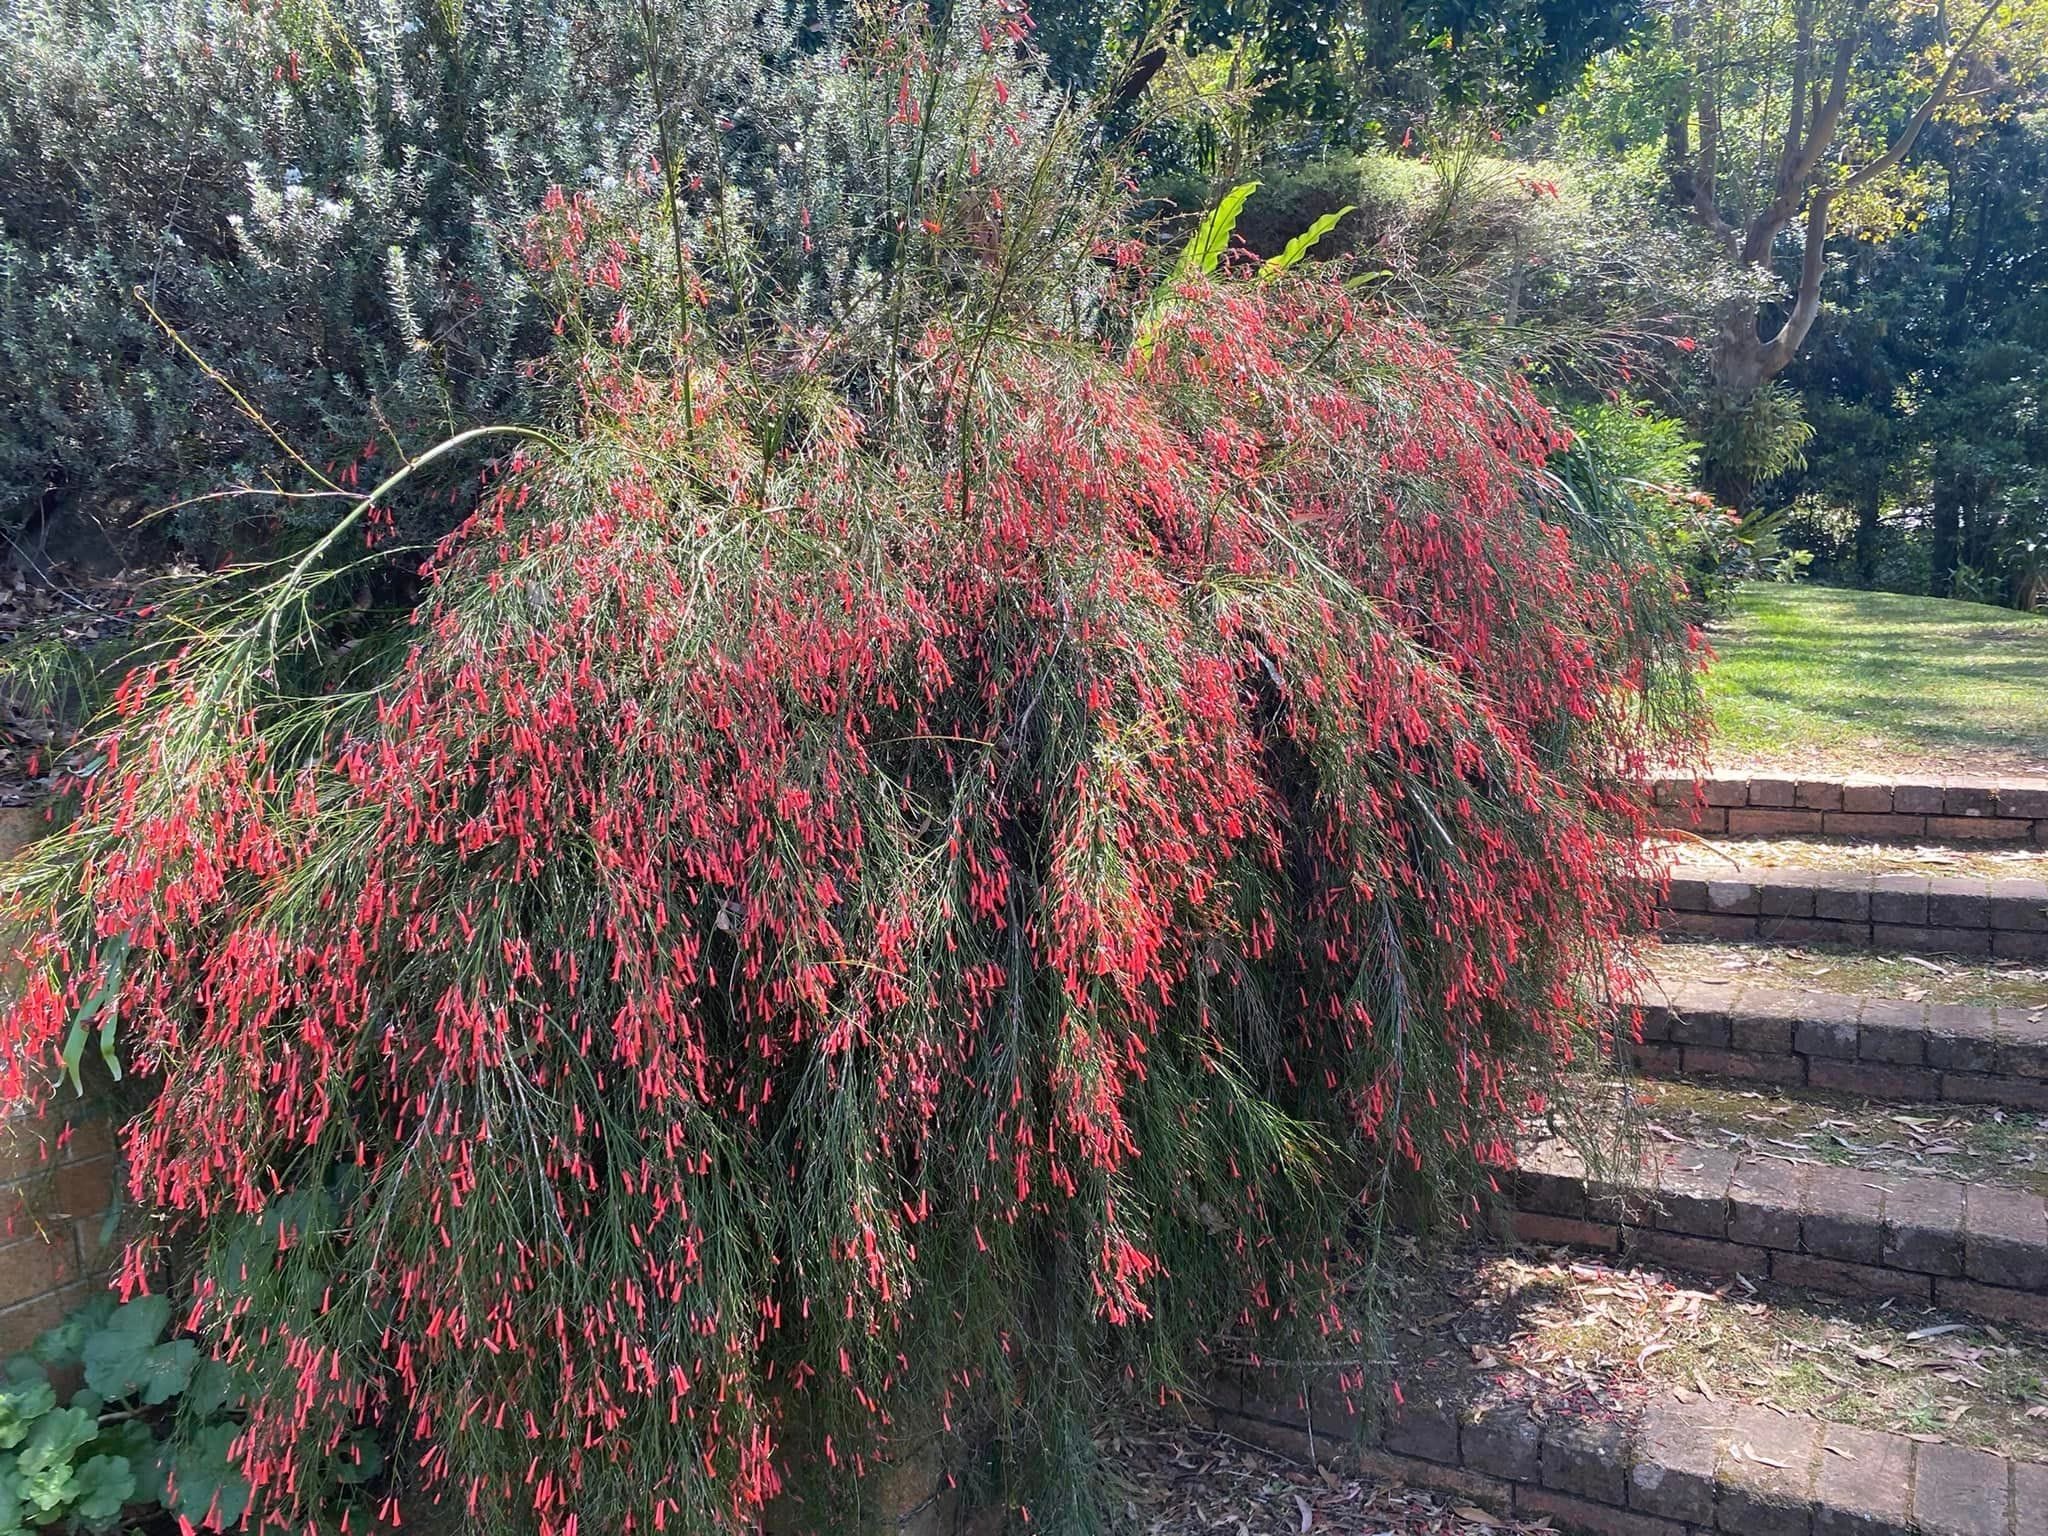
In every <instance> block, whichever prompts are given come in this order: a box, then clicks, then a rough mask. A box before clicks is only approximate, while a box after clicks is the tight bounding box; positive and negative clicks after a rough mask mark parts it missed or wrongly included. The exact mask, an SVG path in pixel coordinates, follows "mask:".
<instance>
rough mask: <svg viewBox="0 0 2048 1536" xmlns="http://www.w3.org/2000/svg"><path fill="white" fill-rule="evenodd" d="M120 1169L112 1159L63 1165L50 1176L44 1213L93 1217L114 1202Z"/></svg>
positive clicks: (43, 1207) (43, 1204)
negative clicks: (115, 1185) (116, 1181)
mask: <svg viewBox="0 0 2048 1536" xmlns="http://www.w3.org/2000/svg"><path fill="white" fill-rule="evenodd" d="M118 1174H119V1168H118V1166H117V1165H116V1163H115V1160H114V1159H113V1158H111V1157H96V1158H94V1159H93V1160H92V1161H90V1162H85V1163H63V1164H60V1165H59V1166H58V1168H57V1171H56V1173H55V1174H54V1175H52V1176H51V1179H50V1182H49V1188H48V1192H47V1198H46V1199H45V1200H44V1201H43V1202H42V1205H41V1210H42V1211H43V1213H44V1214H46V1215H49V1216H53V1217H55V1216H93V1215H97V1214H98V1213H99V1212H101V1211H104V1210H105V1209H106V1208H107V1207H108V1206H109V1205H111V1204H113V1201H114V1180H115V1178H116V1177H117V1176H118Z"/></svg>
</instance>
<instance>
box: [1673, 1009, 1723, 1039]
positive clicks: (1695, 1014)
mask: <svg viewBox="0 0 2048 1536" xmlns="http://www.w3.org/2000/svg"><path fill="white" fill-rule="evenodd" d="M1728 1033H1729V1023H1728V1010H1727V1009H1726V1008H1715V1007H1712V1006H1709V1007H1705V1008H1698V1007H1695V1008H1688V1009H1686V1010H1685V1011H1684V1012H1683V1013H1679V1014H1675V1015H1673V1017H1672V1020H1671V1028H1670V1032H1669V1036H1668V1038H1669V1039H1670V1040H1671V1042H1672V1043H1673V1044H1674V1045H1718V1046H1725V1045H1727V1044H1728Z"/></svg>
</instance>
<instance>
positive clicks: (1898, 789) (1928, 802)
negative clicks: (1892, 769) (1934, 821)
mask: <svg viewBox="0 0 2048 1536" xmlns="http://www.w3.org/2000/svg"><path fill="white" fill-rule="evenodd" d="M1943 799H1944V797H1943V794H1942V787H1941V786H1940V785H1939V784H1927V783H1923V782H1920V781H1917V780H1916V781H1912V782H1908V783H1904V784H1894V785H1892V809H1893V810H1895V811H1903V812H1905V813H1907V814H1908V815H1916V816H1939V815H1940V814H1941V812H1942V804H1943Z"/></svg>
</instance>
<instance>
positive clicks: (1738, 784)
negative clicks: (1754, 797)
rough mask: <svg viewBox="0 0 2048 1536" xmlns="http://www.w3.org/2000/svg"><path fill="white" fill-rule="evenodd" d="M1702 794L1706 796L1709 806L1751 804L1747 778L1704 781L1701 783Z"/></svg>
mask: <svg viewBox="0 0 2048 1536" xmlns="http://www.w3.org/2000/svg"><path fill="white" fill-rule="evenodd" d="M1700 792H1701V793H1702V794H1704V795H1705V796H1706V800H1707V804H1709V805H1723V806H1733V805H1747V804H1749V780H1748V779H1746V778H1745V779H1722V778H1715V779H1702V780H1701V781H1700Z"/></svg>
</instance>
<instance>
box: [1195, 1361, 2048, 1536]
mask: <svg viewBox="0 0 2048 1536" xmlns="http://www.w3.org/2000/svg"><path fill="white" fill-rule="evenodd" d="M1211 1407H1212V1409H1213V1412H1214V1415H1215V1422H1216V1426H1217V1428H1219V1429H1222V1430H1224V1431H1226V1432H1228V1433H1230V1434H1233V1435H1236V1436H1237V1437H1238V1438H1240V1439H1243V1440H1247V1441H1250V1442H1252V1443H1254V1444H1257V1445H1262V1446H1265V1447H1267V1448H1269V1449H1271V1450H1275V1451H1278V1452H1280V1453H1281V1454H1282V1455H1286V1456H1291V1457H1294V1458H1295V1459H1297V1460H1302V1461H1307V1462H1311V1463H1318V1464H1320V1463H1325V1462H1327V1463H1331V1464H1334V1465H1345V1466H1349V1467H1352V1468H1355V1469H1356V1470H1357V1471H1358V1472H1360V1473H1362V1474H1365V1475H1368V1476H1375V1477H1383V1478H1387V1479H1389V1480H1391V1481H1396V1482H1401V1483H1406V1484H1409V1485H1411V1486H1415V1487H1425V1488H1433V1489H1436V1490H1439V1491H1441V1492H1445V1493H1450V1494H1454V1495H1457V1496H1459V1497H1461V1498H1463V1499H1465V1500H1467V1501H1469V1502H1471V1503H1473V1504H1475V1505H1478V1506H1480V1507H1482V1508H1485V1509H1487V1510H1490V1511H1492V1512H1493V1513H1494V1514H1496V1515H1502V1516H1506V1515H1512V1516H1514V1517H1516V1518H1518V1519H1524V1520H1538V1519H1542V1518H1544V1517H1546V1516H1547V1517H1548V1518H1549V1519H1550V1520H1551V1522H1552V1523H1553V1524H1554V1525H1555V1526H1557V1527H1558V1528H1560V1529H1563V1530H1567V1531H1580V1532H1587V1533H1590V1536H1707V1533H1709V1532H1719V1533H1721V1536H2041V1533H2042V1532H2044V1531H2048V1465H2043V1464H2042V1463H2039V1462H2034V1461H2019V1460H2015V1459H2013V1458H2011V1457H2006V1456H1998V1455H1994V1454H1992V1453H1991V1452H1988V1451H1977V1450H1970V1449H1967V1448H1965V1447H1962V1446H1953V1445H1940V1444H1932V1443H1926V1442H1921V1441H1916V1440H1913V1439H1910V1438H1908V1437H1907V1436H1905V1435H1896V1434H1885V1433H1880V1432H1877V1431H1872V1430H1861V1429H1851V1428H1847V1427H1845V1426H1843V1425H1838V1424H1826V1423H1823V1422H1821V1421H1819V1420H1817V1419H1811V1418H1807V1417H1805V1416H1803V1415H1798V1414H1783V1413H1777V1412H1774V1411H1772V1410H1770V1409H1767V1408H1756V1407H1750V1406H1748V1405H1746V1404H1732V1403H1713V1402H1706V1401H1698V1402H1691V1403H1681V1402H1676V1401H1673V1400H1671V1399H1668V1398H1662V1397H1659V1398H1653V1399H1651V1400H1650V1401H1649V1402H1648V1403H1646V1404H1643V1405H1641V1406H1640V1407H1638V1408H1636V1409H1634V1410H1632V1411H1630V1412H1629V1413H1627V1414H1625V1415H1622V1416H1601V1417H1590V1416H1586V1415H1571V1414H1560V1415H1556V1416H1553V1417H1550V1418H1547V1419H1544V1420H1538V1419H1535V1418H1532V1417H1530V1416H1529V1415H1528V1414H1527V1413H1526V1412H1521V1413H1517V1412H1515V1411H1514V1410H1513V1408H1512V1407H1507V1408H1502V1407H1495V1408H1490V1409H1485V1410H1480V1409H1475V1408H1474V1407H1473V1406H1472V1405H1471V1403H1470V1400H1469V1399H1468V1398H1466V1397H1465V1396H1464V1395H1463V1394H1446V1395H1444V1396H1442V1397H1440V1398H1438V1399H1437V1400H1424V1399H1415V1400H1410V1401H1409V1402H1408V1403H1406V1404H1405V1405H1403V1406H1402V1407H1401V1408H1400V1409H1398V1410H1396V1411H1395V1412H1394V1413H1393V1414H1392V1415H1390V1416H1389V1417H1387V1418H1386V1419H1385V1420H1384V1421H1383V1422H1381V1423H1379V1424H1378V1425H1377V1426H1376V1427H1375V1428H1372V1429H1368V1430H1366V1431H1364V1432H1363V1434H1362V1435H1361V1431H1360V1428H1359V1425H1358V1421H1357V1416H1356V1415H1355V1414H1354V1413H1353V1412H1352V1411H1351V1408H1350V1405H1349V1404H1348V1403H1347V1401H1346V1399H1345V1394H1344V1393H1343V1392H1342V1391H1341V1390H1340V1389H1338V1388H1337V1387H1336V1386H1335V1385H1334V1384H1327V1385H1322V1386H1319V1387H1318V1388H1317V1389H1316V1390H1314V1391H1312V1392H1310V1393H1308V1394H1303V1393H1302V1392H1300V1391H1299V1390H1298V1389H1296V1390H1291V1391H1290V1390H1289V1389H1286V1388H1281V1387H1277V1386H1276V1385H1275V1384H1274V1383H1273V1381H1272V1379H1271V1377H1270V1376H1267V1377H1261V1378H1254V1379H1252V1380H1249V1381H1245V1382H1241V1383H1236V1384H1232V1385H1229V1386H1226V1387H1223V1388H1221V1389H1219V1391H1218V1392H1217V1394H1216V1396H1215V1399H1214V1401H1213V1402H1212V1404H1211Z"/></svg>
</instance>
